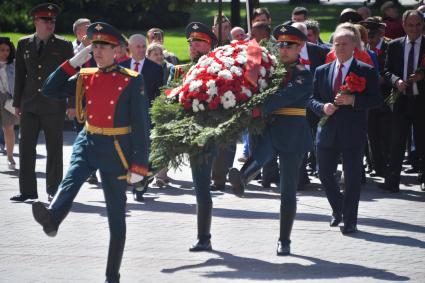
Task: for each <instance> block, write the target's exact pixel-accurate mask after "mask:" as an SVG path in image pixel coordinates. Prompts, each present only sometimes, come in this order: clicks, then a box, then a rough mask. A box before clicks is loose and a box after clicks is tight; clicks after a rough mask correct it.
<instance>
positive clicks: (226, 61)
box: [220, 57, 235, 68]
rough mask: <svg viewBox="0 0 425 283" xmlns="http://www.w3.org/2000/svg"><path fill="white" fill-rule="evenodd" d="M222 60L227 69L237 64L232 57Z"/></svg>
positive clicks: (222, 58)
mask: <svg viewBox="0 0 425 283" xmlns="http://www.w3.org/2000/svg"><path fill="white" fill-rule="evenodd" d="M220 59H221V62H223V64H224V66H226V67H227V68H230V67H232V66H233V65H234V64H235V60H233V58H231V57H221V58H220Z"/></svg>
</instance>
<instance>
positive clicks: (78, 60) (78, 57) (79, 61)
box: [69, 44, 91, 68]
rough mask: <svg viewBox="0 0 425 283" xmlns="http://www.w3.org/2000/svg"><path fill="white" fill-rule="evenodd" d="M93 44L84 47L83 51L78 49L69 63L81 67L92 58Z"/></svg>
mask: <svg viewBox="0 0 425 283" xmlns="http://www.w3.org/2000/svg"><path fill="white" fill-rule="evenodd" d="M90 52H91V44H90V45H89V46H86V47H84V48H83V49H82V50H81V51H78V52H77V54H75V55H74V57H72V58H71V59H69V64H71V66H72V67H74V68H77V67H81V66H82V65H83V64H84V63H86V62H87V61H88V60H90V58H91V54H90Z"/></svg>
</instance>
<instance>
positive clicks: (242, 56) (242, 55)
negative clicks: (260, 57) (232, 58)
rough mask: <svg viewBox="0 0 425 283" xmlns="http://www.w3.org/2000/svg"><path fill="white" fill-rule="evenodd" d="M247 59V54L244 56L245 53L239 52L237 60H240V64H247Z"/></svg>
mask: <svg viewBox="0 0 425 283" xmlns="http://www.w3.org/2000/svg"><path fill="white" fill-rule="evenodd" d="M246 61H247V58H246V55H245V56H244V54H242V52H241V53H239V54H238V56H236V62H238V63H239V64H241V65H243V64H245V63H246Z"/></svg>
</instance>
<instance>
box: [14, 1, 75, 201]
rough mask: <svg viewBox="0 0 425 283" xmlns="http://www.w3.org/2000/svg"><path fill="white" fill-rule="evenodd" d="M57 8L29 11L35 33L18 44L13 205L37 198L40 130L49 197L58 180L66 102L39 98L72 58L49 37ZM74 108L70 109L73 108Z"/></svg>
mask: <svg viewBox="0 0 425 283" xmlns="http://www.w3.org/2000/svg"><path fill="white" fill-rule="evenodd" d="M58 14H59V7H58V6H57V5H55V4H50V3H45V4H40V5H38V6H36V7H34V8H33V9H32V10H31V16H32V18H33V22H34V26H35V34H33V35H30V36H25V37H23V38H21V39H20V40H19V42H18V47H17V52H16V63H15V68H16V72H15V91H14V98H13V106H14V107H15V109H16V114H17V115H18V116H20V117H21V121H20V125H21V138H20V140H19V167H20V168H19V191H20V194H19V195H16V196H14V197H12V198H11V200H12V201H25V200H28V199H36V198H38V194H37V180H36V175H35V159H36V146H37V139H38V135H39V133H40V131H41V130H43V132H44V136H45V139H46V149H47V166H46V190H47V194H48V199H49V200H51V198H52V196H53V195H54V194H55V193H56V191H57V189H58V185H59V183H60V181H61V180H62V173H63V172H62V171H63V161H62V145H63V133H62V132H63V124H64V120H65V108H66V103H65V102H64V101H59V100H55V99H49V98H47V97H45V96H43V95H42V94H41V88H42V85H43V82H44V80H45V79H46V78H47V76H49V75H50V73H52V72H53V71H54V70H55V69H56V68H57V67H58V66H59V65H60V64H61V63H62V62H63V61H65V60H66V59H69V58H71V57H72V56H73V49H72V44H71V42H69V41H66V40H65V39H63V38H61V37H59V36H57V35H55V34H53V32H54V29H55V21H56V16H57V15H58ZM71 108H72V107H71Z"/></svg>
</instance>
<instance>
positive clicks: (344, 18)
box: [339, 8, 363, 24]
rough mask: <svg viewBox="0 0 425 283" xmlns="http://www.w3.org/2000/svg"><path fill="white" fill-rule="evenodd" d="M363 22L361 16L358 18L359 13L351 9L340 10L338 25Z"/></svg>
mask: <svg viewBox="0 0 425 283" xmlns="http://www.w3.org/2000/svg"><path fill="white" fill-rule="evenodd" d="M362 20H363V18H362V16H360V14H359V13H357V11H356V10H354V9H352V8H346V9H344V10H342V12H341V15H340V16H339V23H340V24H342V23H352V24H356V23H358V22H361V21H362Z"/></svg>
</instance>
